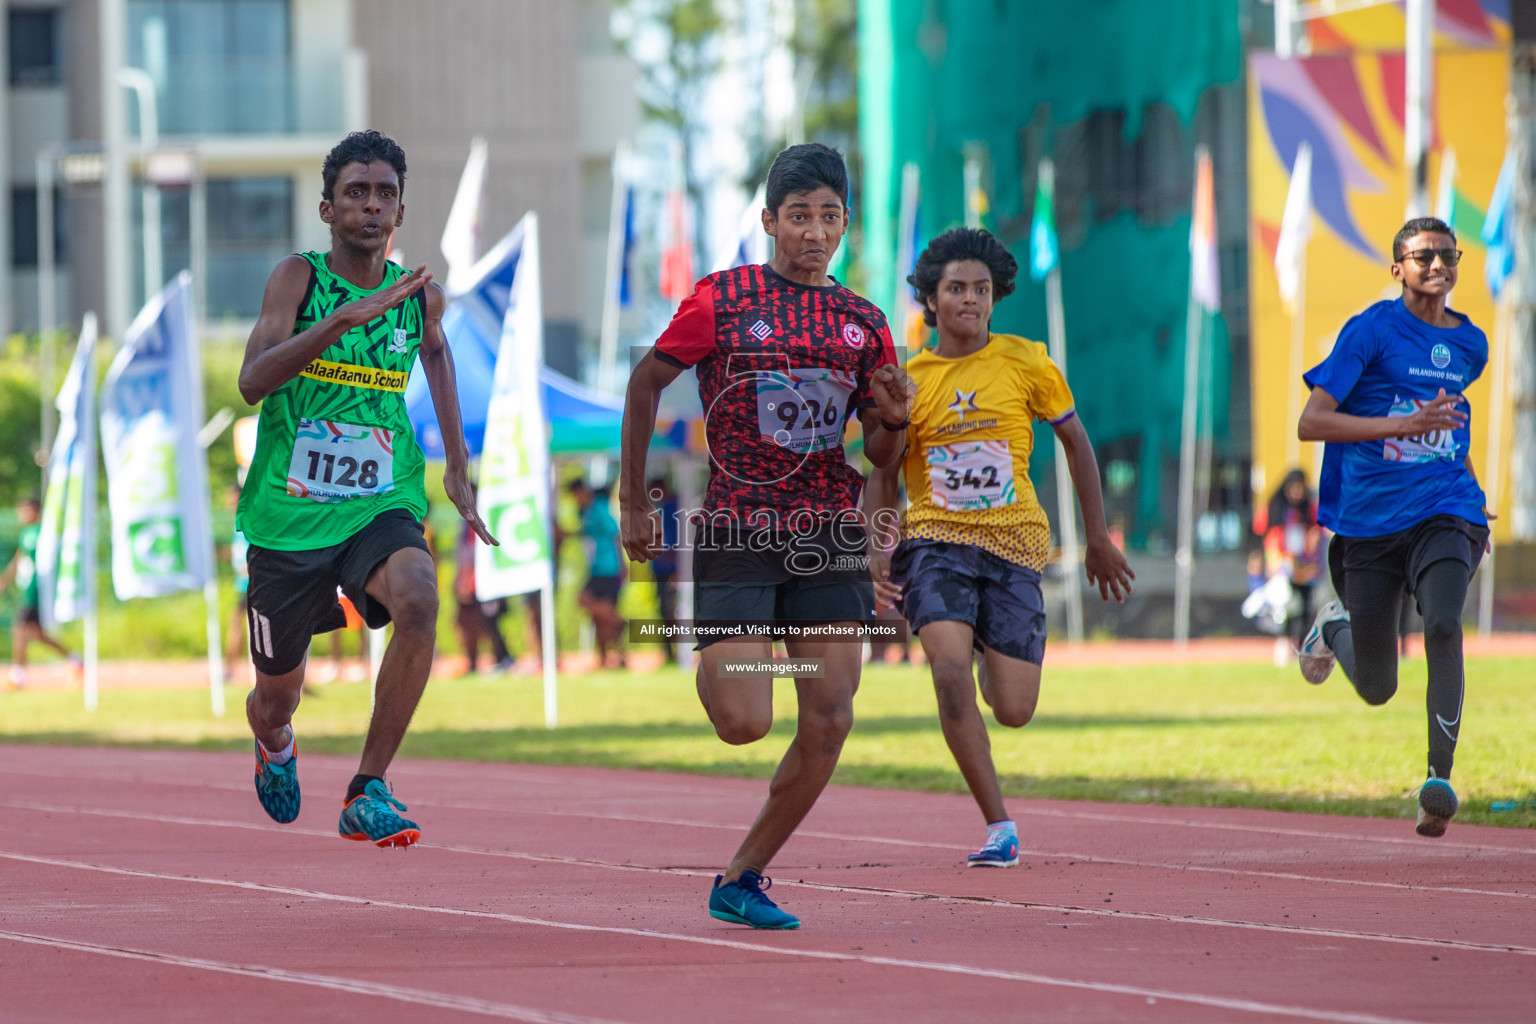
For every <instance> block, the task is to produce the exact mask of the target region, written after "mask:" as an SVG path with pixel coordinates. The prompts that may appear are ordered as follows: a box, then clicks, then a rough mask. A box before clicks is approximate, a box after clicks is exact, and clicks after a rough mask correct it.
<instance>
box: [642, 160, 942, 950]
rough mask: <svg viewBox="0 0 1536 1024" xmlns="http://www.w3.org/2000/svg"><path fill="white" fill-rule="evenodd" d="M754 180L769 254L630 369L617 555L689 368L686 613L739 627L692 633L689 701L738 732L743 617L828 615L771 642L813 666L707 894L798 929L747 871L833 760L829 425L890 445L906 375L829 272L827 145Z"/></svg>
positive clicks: (768, 684) (839, 722) (845, 624)
mask: <svg viewBox="0 0 1536 1024" xmlns="http://www.w3.org/2000/svg"><path fill="white" fill-rule="evenodd" d="M766 191H767V204H768V205H767V207H766V208H765V209H764V210H763V230H764V231H766V232H767V233H768V234H769V235H771V236H773V238H774V241H775V246H774V255H773V259H772V260H770V261H769V262H768V263H767V264H766V265H763V266H750V267H739V268H736V269H734V270H727V271H723V272H721V273H718V274H712V275H710V276H709V277H707V278H705V279H704V280H702V281H700V282H699V284H698V286H697V288H696V289H695V291H694V293H693V295H692V296H690V297H689V298H688V300H687V301H686V302H684V303H683V305H682V306H681V308H679V309H678V311H677V316H676V317H675V318H674V319H673V321H672V323H671V325H670V326H669V327H668V328H667V330H666V332H665V333H663V334H662V336H661V338H660V339H659V340H658V341H657V342H656V347H655V349H653V350H652V351H651V352H650V353H648V354H647V355H646V357H645V358H644V359H643V360H641V362H640V364H639V365H638V366H637V367H636V368H635V371H634V373H633V374H632V375H631V376H630V381H629V394H628V400H627V401H626V403H625V407H624V455H623V466H622V472H621V476H620V481H619V506H620V510H621V517H622V519H621V522H620V530H621V534H622V539H623V542H624V548H625V550H626V551H627V552H628V553H629V556H630V557H631V558H633V559H635V560H637V561H646V560H648V559H650V558H652V557H654V556H655V555H656V554H657V552H658V549H659V547H660V538H661V525H660V522H659V521H658V519H657V516H656V511H655V509H654V508H653V507H652V504H651V501H650V499H649V497H648V496H647V495H646V494H645V493H644V492H643V489H642V488H643V486H644V481H645V479H646V475H645V468H646V467H645V459H646V454H647V451H648V448H649V445H650V438H651V433H652V431H653V430H654V429H655V422H656V406H657V401H658V399H659V398H660V395H661V391H662V389H663V388H665V387H666V386H667V385H668V384H670V383H672V382H673V381H674V380H676V379H677V377H678V375H679V374H680V373H682V372H683V370H685V369H686V368H688V367H690V366H691V367H694V368H695V369H696V371H697V374H698V379H699V398H700V400H701V401H702V402H703V405H704V410H705V428H706V435H707V437H708V441H709V452H710V477H709V488H708V491H707V493H706V495H705V499H704V507H703V508H702V509H700V510H697V512H696V513H695V514H694V516H693V517H692V519H693V523H694V529H695V536H694V545H695V547H694V557H693V578H694V615H695V622H696V624H697V625H698V626H699V627H700V628H701V629H715V628H720V627H729V628H731V629H739V630H741V631H740V632H738V633H737V634H736V635H726V636H720V635H718V634H713V635H701V636H700V637H699V648H700V651H701V655H700V662H699V674H698V689H699V699H700V700H701V701H702V702H703V704H704V710H705V712H706V713H707V714H708V715H709V720H710V722H711V723H712V724H713V725H714V727H715V732H716V733H717V734H718V735H719V736H720V738H721V739H723V740H725V741H726V742H727V743H733V744H741V743H751V742H753V741H755V740H759V739H762V738H763V737H764V736H766V735H767V734H768V729H769V727H770V726H771V725H772V724H773V677H772V675H771V674H768V673H767V672H765V671H761V670H759V671H757V672H752V671H750V670H749V671H746V672H742V671H733V670H732V669H731V668H729V667H728V664H729V663H736V664H742V663H747V662H766V661H768V660H769V659H770V658H771V657H772V654H773V644H772V641H771V640H769V639H768V638H767V637H764V636H762V635H752V634H750V633H748V632H747V631H746V629H745V627H746V626H747V625H748V624H779V625H792V626H794V627H796V628H798V629H802V630H803V629H806V628H810V627H827V631H826V632H825V633H824V634H823V635H821V636H818V637H814V638H807V637H803V636H802V637H799V638H793V639H788V640H786V646H787V648H788V651H789V655H790V657H791V658H792V659H795V660H797V661H798V660H803V659H817V660H819V661H821V663H822V665H823V667H824V672H823V674H822V675H821V676H817V677H812V676H810V675H806V674H801V675H797V676H796V677H795V688H796V693H797V695H798V697H799V704H800V709H799V723H798V728H797V730H796V733H795V740H794V742H793V743H792V744H791V745H790V748H789V751H788V753H786V754H785V755H784V760H783V761H782V762H781V763H780V764H779V769H778V772H777V773H776V774H775V776H774V782H773V786H772V787H771V789H770V791H769V796H768V802H767V804H765V805H764V807H763V810H762V813H761V814H759V815H758V818H757V821H756V822H754V823H753V825H752V827H751V829H750V830H749V831H748V832H747V837H746V839H745V840H744V841H743V842H742V844H741V847H740V849H738V850H737V851H736V855H735V857H734V858H732V860H731V863H730V866H729V867H727V868H726V870H725V873H724V874H723V875H721V876H718V877H717V878H716V879H715V886H714V889H713V890H712V891H711V893H710V900H709V912H710V914H711V916H713V917H716V918H719V919H721V920H725V921H733V922H736V923H739V924H747V925H751V926H752V927H754V928H796V927H798V926H799V924H800V922H799V919H797V918H796V917H794V916H793V915H791V914H787V913H785V912H784V911H783V910H780V909H779V908H778V906H777V905H775V904H774V903H773V901H772V900H770V899H768V897H767V896H765V895H763V890H764V889H765V888H767V885H768V880H767V879H765V878H763V876H762V873H763V870H764V869H765V868H766V867H767V866H768V862H769V861H770V860H772V859H773V856H774V854H776V853H777V852H778V851H779V848H780V847H781V846H783V845H784V842H785V841H786V840H787V839H788V838H789V837H790V835H791V833H793V832H794V830H795V828H796V827H797V826H798V825H799V824H800V821H801V819H803V818H804V817H805V815H806V813H807V812H808V811H809V810H810V809H811V806H812V805H813V804H814V803H815V802H816V798H817V797H818V796H820V795H821V791H822V789H823V788H824V787H825V786H826V784H827V780H828V779H829V778H831V775H832V770H833V769H834V768H835V767H836V766H837V757H838V754H839V753H840V752H841V749H842V744H843V740H844V739H845V738H846V737H847V735H848V730H849V728H850V727H851V726H852V724H853V693H854V691H855V690H856V689H857V688H858V685H859V670H860V668H861V662H862V655H863V642H862V639H855V638H853V637H852V634H853V633H855V631H856V627H857V626H858V625H859V624H862V623H865V622H868V621H870V620H871V619H872V618H873V615H874V590H873V587H872V585H871V583H870V581H869V575H868V570H867V567H866V563H865V560H864V555H865V551H866V531H865V529H864V524H863V519H862V516H861V514H860V512H859V508H858V506H859V496H860V493H861V491H862V489H863V484H864V480H863V477H862V476H860V474H859V472H858V471H857V470H856V469H854V468H853V467H852V466H850V465H849V464H848V457H847V454H846V452H845V451H844V450H843V431H844V428H845V425H846V424H847V421H848V419H849V418H850V417H851V416H853V415H857V416H858V417H859V422H860V425H861V426H862V428H863V433H864V453H865V455H866V456H867V457H868V458H869V460H870V461H871V462H873V463H874V464H875V465H877V466H884V465H890V464H893V463H895V462H896V461H897V460H899V459H900V458H901V453H902V448H903V446H904V444H905V439H906V428H907V420H908V417H909V416H910V414H911V411H912V400H913V398H914V396H915V394H916V389H915V386H914V385H913V384H912V383H911V381H910V379H909V378H908V377H907V375H906V373H905V372H904V371H903V370H902V369H901V368H900V367H899V366H898V365H897V363H896V354H895V351H894V350H893V348H892V346H891V335H890V331H889V329H888V328H887V327H886V323H885V317H884V316H882V315H881V313H880V311H879V310H878V309H877V308H875V306H874V305H872V304H871V303H869V302H867V301H865V300H864V299H861V298H860V297H859V296H857V295H855V294H853V293H852V292H851V291H849V290H848V289H847V288H844V287H843V286H842V285H840V284H838V283H837V282H836V281H834V280H833V279H832V278H830V277H828V276H827V264H828V262H829V261H830V260H831V258H832V254H833V253H834V252H836V251H837V246H838V243H839V242H841V241H842V236H843V233H844V232H845V231H846V230H847V228H848V171H847V168H846V166H845V165H844V164H843V158H842V156H841V155H839V154H838V152H837V151H836V150H834V149H829V148H828V147H826V146H823V145H819V144H816V143H812V144H809V145H803V146H792V147H790V148H789V149H786V150H785V151H784V152H782V153H780V154H779V156H778V158H777V159H776V160H775V161H774V163H773V167H772V169H771V170H769V172H768V185H767V190H766ZM850 640H851V641H852V642H850ZM786 674H788V673H786Z"/></svg>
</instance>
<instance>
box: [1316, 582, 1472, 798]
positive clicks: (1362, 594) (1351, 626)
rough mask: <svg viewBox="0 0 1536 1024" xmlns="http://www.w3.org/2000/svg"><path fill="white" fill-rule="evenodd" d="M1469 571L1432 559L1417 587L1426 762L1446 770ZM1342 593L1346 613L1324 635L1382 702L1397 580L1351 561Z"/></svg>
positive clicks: (1457, 726)
mask: <svg viewBox="0 0 1536 1024" xmlns="http://www.w3.org/2000/svg"><path fill="white" fill-rule="evenodd" d="M1469 582H1470V576H1469V574H1468V572H1467V567H1466V565H1465V564H1464V563H1462V562H1459V561H1457V560H1455V559H1443V560H1441V561H1439V562H1435V563H1433V564H1432V565H1430V566H1429V567H1428V568H1426V569H1425V570H1424V572H1423V573H1422V574H1420V576H1419V582H1418V586H1416V587H1415V588H1414V593H1415V596H1416V597H1417V598H1418V602H1419V614H1420V615H1422V616H1423V618H1424V657H1425V659H1426V660H1427V661H1428V663H1429V687H1428V690H1427V692H1426V696H1425V704H1426V705H1427V708H1426V710H1427V711H1428V713H1429V769H1430V772H1431V773H1432V774H1433V775H1434V776H1435V777H1436V778H1441V779H1448V778H1450V777H1451V763H1452V761H1454V759H1455V756H1456V738H1457V736H1458V735H1459V734H1460V732H1461V701H1462V696H1463V693H1464V691H1465V688H1466V676H1465V674H1464V672H1463V669H1462V659H1461V612H1462V608H1463V606H1464V605H1465V604H1466V601H1467V586H1468V584H1469ZM1345 591H1346V593H1345V594H1344V595H1343V598H1344V606H1345V607H1346V608H1348V609H1349V621H1346V622H1334V623H1330V624H1329V625H1328V628H1327V630H1326V636H1325V639H1326V640H1327V642H1328V646H1329V647H1330V648H1331V649H1332V650H1333V653H1334V654H1335V656H1337V657H1338V659H1339V667H1340V668H1342V669H1343V670H1344V674H1345V675H1346V676H1348V677H1349V681H1350V682H1351V683H1353V684H1354V687H1355V690H1356V691H1357V692H1358V693H1359V694H1360V697H1361V699H1363V700H1364V701H1365V702H1366V703H1367V704H1385V703H1386V702H1387V701H1388V700H1390V699H1391V698H1392V695H1393V694H1394V693H1396V692H1397V612H1398V604H1399V602H1400V601H1401V600H1402V597H1403V583H1402V580H1401V579H1400V578H1399V577H1397V576H1395V575H1393V574H1391V573H1386V572H1375V571H1372V570H1369V569H1352V570H1350V572H1349V577H1348V583H1347V586H1346V587H1345Z"/></svg>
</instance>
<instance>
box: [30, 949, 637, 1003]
mask: <svg viewBox="0 0 1536 1024" xmlns="http://www.w3.org/2000/svg"><path fill="white" fill-rule="evenodd" d="M0 939H5V940H8V941H10V942H21V943H27V944H29V945H34V946H48V947H51V948H53V949H64V950H70V951H72V952H76V953H92V954H95V955H97V956H111V957H118V958H120V959H124V960H143V961H146V962H148V963H153V964H160V965H162V966H166V967H192V968H196V969H197V970H201V971H213V972H215V973H217V974H236V975H240V976H242V977H246V978H258V979H260V980H262V981H281V982H286V983H288V984H291V985H308V986H310V987H312V988H326V989H331V990H332V991H335V992H345V993H347V994H348V995H355V996H376V997H378V998H380V999H393V1000H395V1001H396V1002H400V1003H415V1004H418V1005H420V1006H430V1007H433V1008H435V1009H439V1010H459V1011H461V1012H463V1013H478V1014H480V1015H482V1016H485V1017H500V1018H502V1019H504V1020H516V1021H523V1022H525V1024H618V1022H616V1021H610V1020H604V1019H600V1018H597V1017H582V1016H578V1015H576V1014H573V1013H560V1012H558V1011H545V1010H535V1009H532V1008H531V1007H527V1006H514V1005H512V1004H510V1003H494V1002H491V1001H490V1000H488V999H475V998H473V997H471V996H456V995H451V994H449V993H447V992H431V991H428V990H426V989H419V988H404V987H402V986H400V985H385V984H383V983H381V982H374V981H360V980H358V979H356V978H342V977H337V976H336V975H333V974H314V973H311V972H309V971H288V970H284V969H283V968H281V967H268V966H266V965H265V964H232V963H226V962H224V961H221V960H205V959H203V958H202V957H193V956H177V955H175V954H173V953H157V952H153V951H151V950H145V949H129V948H127V947H123V946H102V945H98V944H96V943H94V942H76V941H74V940H72V939H59V938H54V937H52V936H49V935H33V934H30V933H28V932H12V931H0ZM13 997H14V993H13Z"/></svg>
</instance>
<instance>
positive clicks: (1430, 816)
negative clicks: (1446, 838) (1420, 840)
mask: <svg viewBox="0 0 1536 1024" xmlns="http://www.w3.org/2000/svg"><path fill="white" fill-rule="evenodd" d="M1460 809H1461V804H1460V802H1458V801H1457V799H1456V791H1455V790H1454V789H1452V788H1451V784H1450V783H1449V782H1446V781H1445V780H1444V779H1434V778H1431V779H1426V780H1425V782H1424V785H1423V786H1420V787H1419V821H1418V824H1416V825H1415V826H1414V827H1413V830H1414V831H1415V832H1417V833H1418V834H1419V835H1421V836H1429V837H1430V838H1432V839H1433V838H1436V837H1438V836H1443V835H1445V826H1446V825H1448V824H1450V822H1451V819H1452V818H1454V817H1456V812H1457V811H1458V810H1460Z"/></svg>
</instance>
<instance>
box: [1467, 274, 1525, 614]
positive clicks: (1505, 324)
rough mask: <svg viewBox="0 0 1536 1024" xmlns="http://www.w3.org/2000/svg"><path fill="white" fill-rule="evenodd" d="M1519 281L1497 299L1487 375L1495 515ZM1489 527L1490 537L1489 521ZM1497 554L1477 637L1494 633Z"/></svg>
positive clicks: (1487, 487)
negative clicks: (1490, 357) (1510, 348)
mask: <svg viewBox="0 0 1536 1024" xmlns="http://www.w3.org/2000/svg"><path fill="white" fill-rule="evenodd" d="M1518 280H1519V279H1518V278H1516V277H1513V276H1512V277H1511V280H1510V282H1509V283H1508V284H1506V286H1505V289H1504V295H1503V296H1502V297H1501V298H1500V300H1499V308H1498V317H1497V319H1496V320H1495V321H1494V329H1493V353H1492V355H1493V359H1492V363H1493V365H1492V373H1490V374H1489V377H1488V452H1487V455H1485V456H1484V461H1483V481H1482V482H1483V493H1484V495H1485V497H1486V500H1487V506H1488V511H1489V512H1491V513H1493V514H1494V515H1497V514H1498V511H1499V485H1500V484H1501V482H1502V481H1501V480H1500V476H1501V474H1500V473H1499V459H1500V456H1501V455H1502V454H1503V442H1504V400H1505V398H1506V396H1507V392H1508V383H1507V378H1508V377H1509V342H1510V336H1511V335H1512V334H1513V330H1512V328H1513V325H1514V318H1515V303H1514V299H1513V297H1512V293H1513V292H1514V290H1515V289H1516V288H1517V287H1518ZM1488 527H1489V537H1490V540H1491V539H1492V532H1493V524H1492V522H1490V523H1489V524H1488ZM1497 554H1498V546H1497V545H1495V544H1490V545H1489V548H1488V553H1487V555H1486V556H1485V557H1484V559H1483V566H1482V573H1481V576H1482V578H1481V579H1480V580H1479V581H1478V597H1477V632H1478V635H1479V636H1488V635H1489V634H1490V633H1492V632H1493V572H1494V558H1495V556H1496V555H1497Z"/></svg>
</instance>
